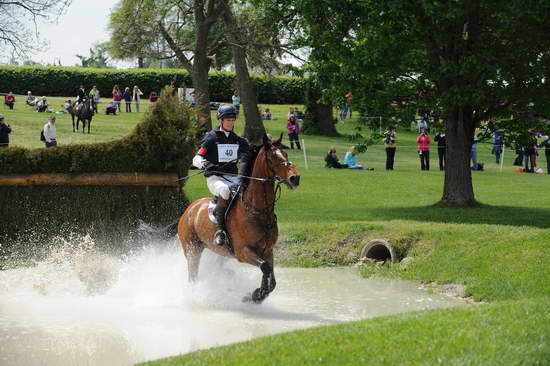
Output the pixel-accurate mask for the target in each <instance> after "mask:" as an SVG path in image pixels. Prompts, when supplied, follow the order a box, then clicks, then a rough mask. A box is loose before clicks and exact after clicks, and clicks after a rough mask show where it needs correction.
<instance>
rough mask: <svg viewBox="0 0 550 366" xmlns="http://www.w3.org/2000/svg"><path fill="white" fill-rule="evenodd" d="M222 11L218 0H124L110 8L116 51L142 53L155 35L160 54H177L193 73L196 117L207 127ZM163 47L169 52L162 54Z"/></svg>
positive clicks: (183, 64) (145, 51) (120, 53)
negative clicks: (216, 28)
mask: <svg viewBox="0 0 550 366" xmlns="http://www.w3.org/2000/svg"><path fill="white" fill-rule="evenodd" d="M221 13H222V9H221V7H220V4H219V1H218V0H182V1H180V0H122V1H121V2H120V4H119V6H118V7H117V8H116V9H115V10H114V11H113V13H112V14H111V23H110V24H111V25H110V28H111V32H112V41H113V46H114V47H115V49H117V50H119V51H120V52H118V51H115V54H117V57H122V56H124V55H128V56H129V57H138V58H139V57H145V56H146V55H147V54H148V53H147V52H151V49H152V46H153V45H154V44H155V39H159V38H160V39H162V42H160V43H158V46H159V53H158V55H159V58H161V57H167V58H175V59H177V60H178V62H179V64H180V65H181V66H182V67H183V68H185V69H186V70H187V71H188V72H189V74H190V75H191V79H192V82H193V87H194V88H195V95H196V99H197V109H198V112H199V119H200V121H201V122H202V123H203V124H204V128H206V129H210V128H211V126H212V124H211V120H210V109H209V104H210V94H209V91H208V71H209V70H210V67H211V66H212V64H213V60H214V59H215V55H216V53H217V52H218V51H219V50H220V49H221V48H222V46H223V42H222V39H223V35H222V34H221V33H220V34H217V35H216V34H213V33H212V32H211V31H212V29H213V27H214V26H215V24H216V22H217V21H218V20H219V17H220V15H221ZM190 30H192V31H190ZM141 34H143V38H140V35H141ZM166 51H169V54H168V55H167V56H161V55H162V54H165V52H166ZM132 52H133V53H132Z"/></svg>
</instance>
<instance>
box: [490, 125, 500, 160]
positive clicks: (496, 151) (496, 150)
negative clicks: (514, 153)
mask: <svg viewBox="0 0 550 366" xmlns="http://www.w3.org/2000/svg"><path fill="white" fill-rule="evenodd" d="M502 145H503V143H502V131H500V130H499V129H496V130H495V132H493V149H492V150H491V154H493V155H494V156H495V158H496V163H497V164H500V156H501V155H502Z"/></svg>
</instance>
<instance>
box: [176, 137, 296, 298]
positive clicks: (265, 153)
mask: <svg viewBox="0 0 550 366" xmlns="http://www.w3.org/2000/svg"><path fill="white" fill-rule="evenodd" d="M282 137H283V135H282V134H281V137H280V138H279V139H278V140H277V141H275V142H273V143H272V142H271V141H269V140H268V138H267V136H264V141H263V146H262V145H260V146H258V147H255V148H253V149H252V151H253V152H252V155H255V157H254V156H252V157H251V159H252V158H255V160H254V162H253V165H252V163H251V166H252V173H251V174H248V175H249V176H250V177H248V181H249V182H248V184H247V186H246V188H245V189H244V190H240V191H239V193H238V194H237V196H236V197H235V199H234V201H233V203H232V205H231V207H230V209H229V210H230V211H229V213H228V214H227V219H226V229H227V233H228V236H229V240H230V242H231V247H232V251H230V250H228V249H226V248H225V247H219V246H217V245H215V244H214V243H213V240H214V233H215V232H216V230H217V228H216V225H215V224H214V223H212V221H210V219H209V218H208V203H209V202H210V200H211V198H201V199H199V200H197V201H195V202H193V203H191V204H190V205H189V207H187V209H186V210H185V212H184V213H183V215H182V216H181V218H180V220H179V224H178V236H179V238H180V241H181V245H182V247H183V251H184V254H185V257H186V258H187V264H188V275H189V281H190V282H194V281H196V280H197V276H198V272H199V264H200V259H201V254H202V251H203V250H204V248H208V249H210V250H211V251H213V252H214V253H216V254H219V255H222V256H226V257H231V256H232V257H235V258H236V259H237V260H238V261H239V262H244V263H249V264H252V265H254V266H258V267H259V268H260V270H261V271H262V274H263V277H262V282H261V286H260V287H259V288H257V289H256V290H254V292H252V294H249V295H247V296H245V298H244V299H243V301H253V302H255V303H261V302H262V301H263V300H264V299H265V298H266V297H267V296H268V295H269V294H270V293H271V292H272V291H273V290H274V289H275V284H276V283H275V274H274V273H273V246H274V245H275V243H276V242H277V236H278V229H277V217H276V216H275V212H274V211H275V201H276V196H277V195H276V191H277V190H278V188H280V187H279V185H280V184H282V183H284V184H285V185H286V186H287V187H288V188H289V189H294V188H296V187H298V185H299V183H300V176H299V175H298V172H297V171H296V167H295V166H294V165H293V164H292V163H291V162H289V161H288V155H287V153H286V152H284V151H283V150H281V149H280V143H281V140H282Z"/></svg>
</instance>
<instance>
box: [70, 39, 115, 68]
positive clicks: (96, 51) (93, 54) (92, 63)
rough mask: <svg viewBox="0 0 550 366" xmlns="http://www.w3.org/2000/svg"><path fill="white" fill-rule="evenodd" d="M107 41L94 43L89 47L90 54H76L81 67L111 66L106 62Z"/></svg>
mask: <svg viewBox="0 0 550 366" xmlns="http://www.w3.org/2000/svg"><path fill="white" fill-rule="evenodd" d="M108 52H109V42H102V43H96V44H95V45H94V46H93V47H92V48H90V56H88V57H87V56H81V55H76V57H78V58H79V59H80V62H81V63H82V67H95V68H98V69H104V68H108V67H111V66H110V65H109V64H108V61H109V57H108V56H107V54H108Z"/></svg>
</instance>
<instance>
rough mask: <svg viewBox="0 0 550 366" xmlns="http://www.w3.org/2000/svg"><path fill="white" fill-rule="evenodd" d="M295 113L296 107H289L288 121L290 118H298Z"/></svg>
mask: <svg viewBox="0 0 550 366" xmlns="http://www.w3.org/2000/svg"><path fill="white" fill-rule="evenodd" d="M295 112H296V111H295V110H294V107H288V116H287V119H290V117H296V115H295Z"/></svg>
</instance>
